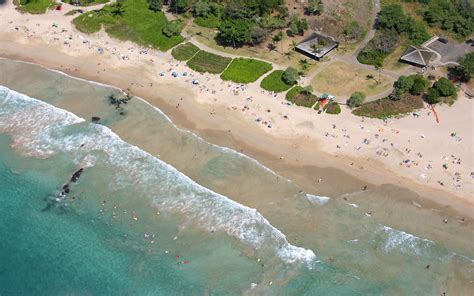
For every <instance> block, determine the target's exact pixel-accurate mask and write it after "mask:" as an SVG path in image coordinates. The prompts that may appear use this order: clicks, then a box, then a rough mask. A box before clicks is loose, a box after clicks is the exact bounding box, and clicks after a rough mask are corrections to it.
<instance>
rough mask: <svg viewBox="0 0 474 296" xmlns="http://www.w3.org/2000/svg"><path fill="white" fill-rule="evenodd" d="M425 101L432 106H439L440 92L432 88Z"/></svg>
mask: <svg viewBox="0 0 474 296" xmlns="http://www.w3.org/2000/svg"><path fill="white" fill-rule="evenodd" d="M425 101H426V102H427V103H428V104H431V105H434V104H438V103H439V102H441V98H440V97H439V93H438V90H436V89H435V88H430V89H429V90H428V93H427V94H426V96H425Z"/></svg>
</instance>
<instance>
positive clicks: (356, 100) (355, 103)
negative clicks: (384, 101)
mask: <svg viewBox="0 0 474 296" xmlns="http://www.w3.org/2000/svg"><path fill="white" fill-rule="evenodd" d="M364 101H365V94H364V93H362V92H359V91H356V92H355V93H353V94H352V95H351V97H350V98H349V99H348V100H347V102H346V103H347V106H349V107H350V108H356V107H360V105H362V103H364Z"/></svg>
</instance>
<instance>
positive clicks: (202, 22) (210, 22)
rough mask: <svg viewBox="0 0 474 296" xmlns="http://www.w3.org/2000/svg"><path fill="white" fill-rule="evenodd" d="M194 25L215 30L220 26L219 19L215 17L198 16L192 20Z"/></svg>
mask: <svg viewBox="0 0 474 296" xmlns="http://www.w3.org/2000/svg"><path fill="white" fill-rule="evenodd" d="M194 23H196V24H197V25H198V26H201V27H205V28H212V29H217V28H219V26H220V25H221V19H220V18H219V17H217V16H215V15H210V16H208V17H201V16H198V17H196V18H194Z"/></svg>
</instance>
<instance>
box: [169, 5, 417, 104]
mask: <svg viewBox="0 0 474 296" xmlns="http://www.w3.org/2000/svg"><path fill="white" fill-rule="evenodd" d="M372 3H373V10H372V22H371V26H370V30H369V31H368V32H367V34H366V35H365V37H364V39H363V40H362V41H361V42H360V43H359V44H358V45H357V47H356V49H355V50H354V52H353V53H352V54H351V55H348V56H343V55H333V56H332V57H331V59H330V60H329V61H323V62H318V68H317V69H316V70H315V71H314V72H312V73H311V75H309V76H306V77H302V78H301V80H300V84H302V85H310V84H311V81H312V80H313V79H314V78H315V77H316V76H317V75H318V74H319V73H321V72H322V71H324V70H325V69H326V68H327V67H328V66H330V65H331V64H333V63H334V62H337V61H341V62H344V63H346V64H348V65H350V66H353V67H358V68H363V69H367V70H374V69H375V68H374V66H372V65H366V64H362V63H360V62H359V61H358V60H357V55H358V54H359V52H360V51H361V50H362V49H363V48H364V47H365V46H366V45H367V44H368V43H369V42H370V40H372V38H374V36H375V33H376V20H377V16H378V14H379V13H380V10H381V4H380V0H373V2H372ZM167 17H169V18H173V17H174V16H172V15H168V13H167ZM186 27H187V25H186V26H185V28H186ZM181 34H182V35H183V36H184V37H185V39H186V40H187V41H188V42H191V43H193V44H194V45H196V46H198V47H199V48H201V49H203V50H205V51H208V52H211V53H214V54H217V55H221V56H225V57H230V58H242V57H243V58H253V59H256V60H261V61H264V62H267V63H270V64H271V65H272V66H273V69H274V70H276V69H285V67H283V66H281V65H278V64H275V63H273V62H270V61H267V60H264V59H259V58H255V57H249V56H242V55H237V54H230V53H226V52H223V51H220V50H217V49H214V48H211V47H209V46H207V45H205V44H203V43H201V42H199V41H198V40H196V39H195V38H194V37H193V36H190V35H189V34H187V32H186V29H183V32H182V33H181ZM378 71H380V74H382V75H385V76H389V77H391V78H393V79H398V78H399V77H400V76H401V75H404V74H407V73H409V72H412V70H411V67H409V68H407V69H405V70H404V71H403V72H397V71H392V70H387V69H379V70H378ZM260 78H262V77H260ZM259 80H260V79H259ZM391 92H392V88H390V89H387V90H385V91H383V92H381V93H379V94H376V95H373V96H369V97H367V101H374V100H377V99H380V98H383V97H386V96H387V95H389V94H390V93H391ZM314 93H315V94H316V95H321V94H322V93H321V92H318V91H317V90H315V91H314ZM347 98H348V97H344V96H338V101H340V102H342V101H345V100H346V99H347Z"/></svg>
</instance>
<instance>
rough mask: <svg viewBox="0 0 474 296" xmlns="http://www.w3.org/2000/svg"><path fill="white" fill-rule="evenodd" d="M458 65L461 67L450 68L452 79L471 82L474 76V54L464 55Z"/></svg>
mask: <svg viewBox="0 0 474 296" xmlns="http://www.w3.org/2000/svg"><path fill="white" fill-rule="evenodd" d="M458 63H459V66H456V67H451V68H449V76H450V79H453V80H458V81H462V82H469V80H471V78H472V77H473V76H474V52H470V53H467V54H466V55H464V56H463V57H462V58H460V59H459V61H458Z"/></svg>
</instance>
